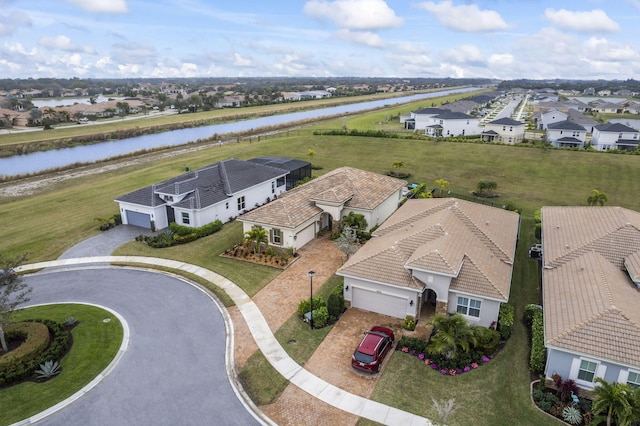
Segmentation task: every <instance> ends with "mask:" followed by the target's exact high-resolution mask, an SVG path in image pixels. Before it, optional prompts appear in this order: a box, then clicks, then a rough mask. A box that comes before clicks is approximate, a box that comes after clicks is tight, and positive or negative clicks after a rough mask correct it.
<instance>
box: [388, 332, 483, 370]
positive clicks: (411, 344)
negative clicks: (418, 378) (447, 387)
mask: <svg viewBox="0 0 640 426" xmlns="http://www.w3.org/2000/svg"><path fill="white" fill-rule="evenodd" d="M425 347H426V342H425V341H423V340H420V339H416V338H412V337H403V338H402V339H401V340H400V341H399V342H398V346H397V350H399V351H400V352H404V353H406V354H408V355H411V356H415V357H416V358H417V359H418V360H419V361H420V362H421V363H422V364H424V365H425V367H430V368H432V369H433V370H435V371H437V372H439V373H440V374H442V375H446V376H456V375H459V374H464V373H468V372H470V371H472V370H475V369H476V368H478V367H480V366H481V365H483V364H486V363H488V362H490V361H491V358H489V357H488V356H486V355H482V354H479V353H477V352H470V353H467V354H464V356H461V357H460V358H459V359H446V358H445V357H442V356H438V355H433V354H429V352H428V351H427V350H426V349H425Z"/></svg>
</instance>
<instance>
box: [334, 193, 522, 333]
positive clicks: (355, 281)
mask: <svg viewBox="0 0 640 426" xmlns="http://www.w3.org/2000/svg"><path fill="white" fill-rule="evenodd" d="M519 223H520V217H519V215H518V214H517V213H514V212H510V211H507V210H503V209H500V208H496V207H489V206H486V205H482V204H477V203H473V202H470V201H464V200H459V199H455V198H433V199H413V200H408V201H407V202H406V203H405V204H404V205H403V206H402V207H401V208H399V209H398V211H396V212H395V213H394V214H393V215H392V216H391V217H390V218H389V219H387V221H386V222H384V223H383V224H382V225H381V226H380V227H379V228H378V229H377V230H375V232H374V233H373V238H371V239H370V240H369V241H368V242H367V243H366V244H365V245H364V246H363V247H362V248H360V250H358V252H357V253H356V254H354V255H353V256H352V257H351V259H349V260H348V261H347V262H346V263H345V264H344V265H343V266H342V267H341V268H340V269H339V270H338V272H337V274H338V275H341V276H343V277H344V296H345V300H346V301H348V302H350V304H351V307H355V308H360V309H364V310H368V311H373V312H378V313H381V314H385V315H389V316H393V317H397V318H404V317H405V316H406V315H412V316H414V317H419V316H420V314H421V311H422V310H423V309H428V306H427V304H430V305H435V311H436V312H438V313H445V312H447V313H455V312H458V313H461V314H462V315H464V316H465V317H466V318H467V319H468V320H469V321H470V322H471V323H472V324H478V325H483V326H487V327H488V326H490V325H491V324H492V323H493V322H494V321H497V319H498V313H499V310H500V304H502V303H506V302H507V301H508V300H509V292H510V288H511V274H512V268H513V260H514V256H515V250H516V243H517V240H518V229H519Z"/></svg>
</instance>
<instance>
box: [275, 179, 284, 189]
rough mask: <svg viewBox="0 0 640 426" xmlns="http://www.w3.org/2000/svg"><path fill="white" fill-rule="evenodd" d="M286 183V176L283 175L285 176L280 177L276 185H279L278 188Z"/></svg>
mask: <svg viewBox="0 0 640 426" xmlns="http://www.w3.org/2000/svg"><path fill="white" fill-rule="evenodd" d="M284 184H285V179H284V176H283V177H281V178H278V180H277V181H276V186H277V187H278V188H279V187H281V186H284Z"/></svg>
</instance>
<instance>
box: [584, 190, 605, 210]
mask: <svg viewBox="0 0 640 426" xmlns="http://www.w3.org/2000/svg"><path fill="white" fill-rule="evenodd" d="M606 201H607V194H605V193H604V192H600V191H598V190H597V189H594V190H592V191H591V195H590V196H589V198H587V203H588V204H589V205H590V206H595V205H600V206H604V203H605V202H606Z"/></svg>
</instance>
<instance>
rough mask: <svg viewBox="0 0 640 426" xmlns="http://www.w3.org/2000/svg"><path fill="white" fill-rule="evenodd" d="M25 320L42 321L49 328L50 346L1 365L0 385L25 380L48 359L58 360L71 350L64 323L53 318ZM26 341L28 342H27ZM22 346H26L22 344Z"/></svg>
mask: <svg viewBox="0 0 640 426" xmlns="http://www.w3.org/2000/svg"><path fill="white" fill-rule="evenodd" d="M25 322H37V323H42V324H44V325H45V326H46V328H47V330H48V334H49V335H48V336H47V337H49V339H50V343H49V347H46V345H45V348H44V349H43V350H42V351H41V352H40V353H39V354H36V355H35V356H33V357H30V358H29V359H26V360H25V359H22V358H20V359H16V358H13V359H12V360H11V361H10V362H8V363H7V364H3V365H0V386H3V385H6V384H10V383H15V382H17V381H20V380H23V379H25V378H27V377H29V376H30V375H32V374H33V372H34V371H35V370H36V369H37V368H38V366H39V365H40V364H42V363H45V362H46V361H47V360H58V359H60V358H62V356H63V355H64V354H65V353H66V352H67V351H68V350H69V333H68V332H67V331H66V330H65V329H64V326H63V325H62V324H58V323H56V322H54V321H51V320H30V321H25ZM25 343H26V342H25ZM21 346H24V344H23V345H21Z"/></svg>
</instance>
